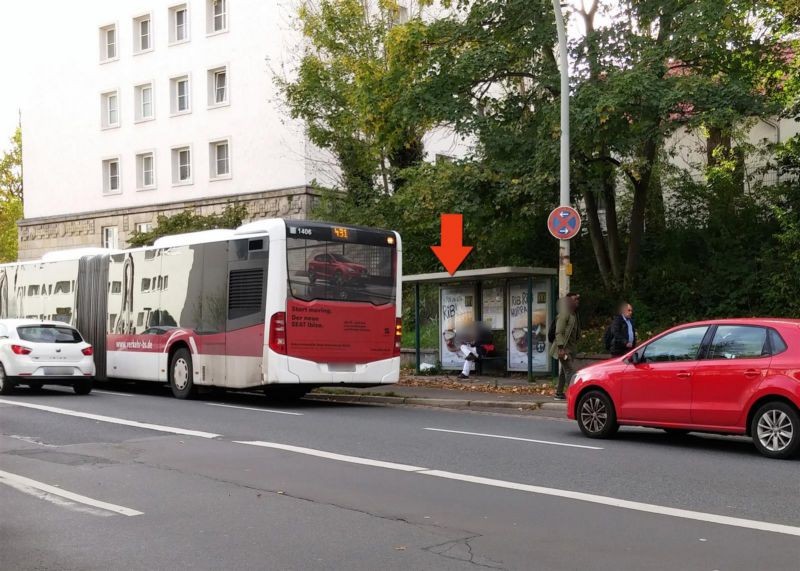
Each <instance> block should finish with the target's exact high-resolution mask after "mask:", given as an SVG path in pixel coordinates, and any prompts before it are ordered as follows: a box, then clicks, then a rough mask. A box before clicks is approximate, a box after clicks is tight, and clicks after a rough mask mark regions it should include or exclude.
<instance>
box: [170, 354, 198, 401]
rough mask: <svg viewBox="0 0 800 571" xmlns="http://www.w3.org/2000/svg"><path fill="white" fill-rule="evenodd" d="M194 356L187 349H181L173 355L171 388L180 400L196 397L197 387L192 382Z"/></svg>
mask: <svg viewBox="0 0 800 571" xmlns="http://www.w3.org/2000/svg"><path fill="white" fill-rule="evenodd" d="M192 375H193V369H192V354H191V353H190V352H189V350H188V349H186V348H183V347H182V348H180V349H178V350H177V351H175V354H174V355H172V361H171V362H170V364H169V388H171V389H172V394H173V396H174V397H175V398H178V399H190V398H192V397H194V394H195V386H194V382H193V381H192Z"/></svg>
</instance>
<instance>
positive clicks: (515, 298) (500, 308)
mask: <svg viewBox="0 0 800 571" xmlns="http://www.w3.org/2000/svg"><path fill="white" fill-rule="evenodd" d="M557 276H558V271H557V270H556V269H551V268H531V267H498V268H485V269H480V270H465V271H459V272H456V274H455V275H452V276H451V275H450V274H448V273H447V272H437V273H431V274H417V275H411V276H403V285H404V286H405V285H407V286H413V287H414V318H415V319H414V321H415V326H414V327H415V330H414V347H415V357H416V359H415V362H416V370H417V373H419V372H420V364H421V357H420V286H421V285H434V286H438V290H439V316H438V338H439V347H438V360H439V362H440V363H441V368H442V369H446V370H460V369H461V367H462V365H463V363H464V358H463V356H462V355H461V354H460V353H459V347H458V332H459V329H461V328H463V327H465V326H467V325H469V324H470V323H472V322H475V321H480V322H483V324H484V325H486V326H487V327H489V328H490V329H491V330H492V331H493V333H494V338H495V352H494V353H493V354H492V355H491V356H490V357H489V359H488V360H489V361H493V362H494V364H495V365H496V364H497V362H500V364H501V365H502V367H501V368H502V370H503V371H512V372H527V373H528V379H529V380H530V379H533V377H534V376H537V375H549V374H552V372H553V371H554V363H553V360H552V359H551V358H550V356H549V342H548V340H547V328H548V324H550V323H552V322H553V321H554V319H555V311H556V303H555V301H556V299H555V298H556V296H557V285H558V284H557ZM479 366H480V365H479Z"/></svg>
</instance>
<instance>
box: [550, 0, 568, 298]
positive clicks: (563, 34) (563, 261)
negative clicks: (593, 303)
mask: <svg viewBox="0 0 800 571" xmlns="http://www.w3.org/2000/svg"><path fill="white" fill-rule="evenodd" d="M553 11H554V12H555V17H556V31H557V32H558V51H559V55H560V58H559V59H560V62H561V193H560V205H561V206H569V205H570V199H569V57H568V55H569V54H568V53H567V30H566V26H565V25H564V15H563V13H562V12H561V4H560V2H559V0H553ZM558 248H559V256H558V297H560V298H561V297H564V296H565V295H567V293H568V292H569V275H568V269H569V263H570V262H569V256H570V251H569V250H570V248H569V240H559V246H558Z"/></svg>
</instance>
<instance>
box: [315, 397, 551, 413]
mask: <svg viewBox="0 0 800 571" xmlns="http://www.w3.org/2000/svg"><path fill="white" fill-rule="evenodd" d="M305 398H307V399H311V400H321V401H328V402H348V403H367V404H393V405H416V406H430V407H435V408H479V409H480V408H515V409H521V410H539V409H543V410H557V411H566V410H567V405H566V403H560V402H531V401H490V400H472V401H471V400H466V399H441V398H420V397H388V396H386V397H385V396H375V395H348V394H340V395H335V394H334V395H332V394H326V393H319V394H317V393H312V394H310V395H308V396H306V397H305Z"/></svg>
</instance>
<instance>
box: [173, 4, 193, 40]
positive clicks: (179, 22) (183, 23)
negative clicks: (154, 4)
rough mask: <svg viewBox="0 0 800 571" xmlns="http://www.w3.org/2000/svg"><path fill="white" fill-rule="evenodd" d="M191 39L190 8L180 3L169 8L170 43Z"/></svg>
mask: <svg viewBox="0 0 800 571" xmlns="http://www.w3.org/2000/svg"><path fill="white" fill-rule="evenodd" d="M188 41H189V9H188V8H187V6H186V4H179V5H177V6H173V7H172V8H170V9H169V43H170V44H179V43H181V42H188Z"/></svg>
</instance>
